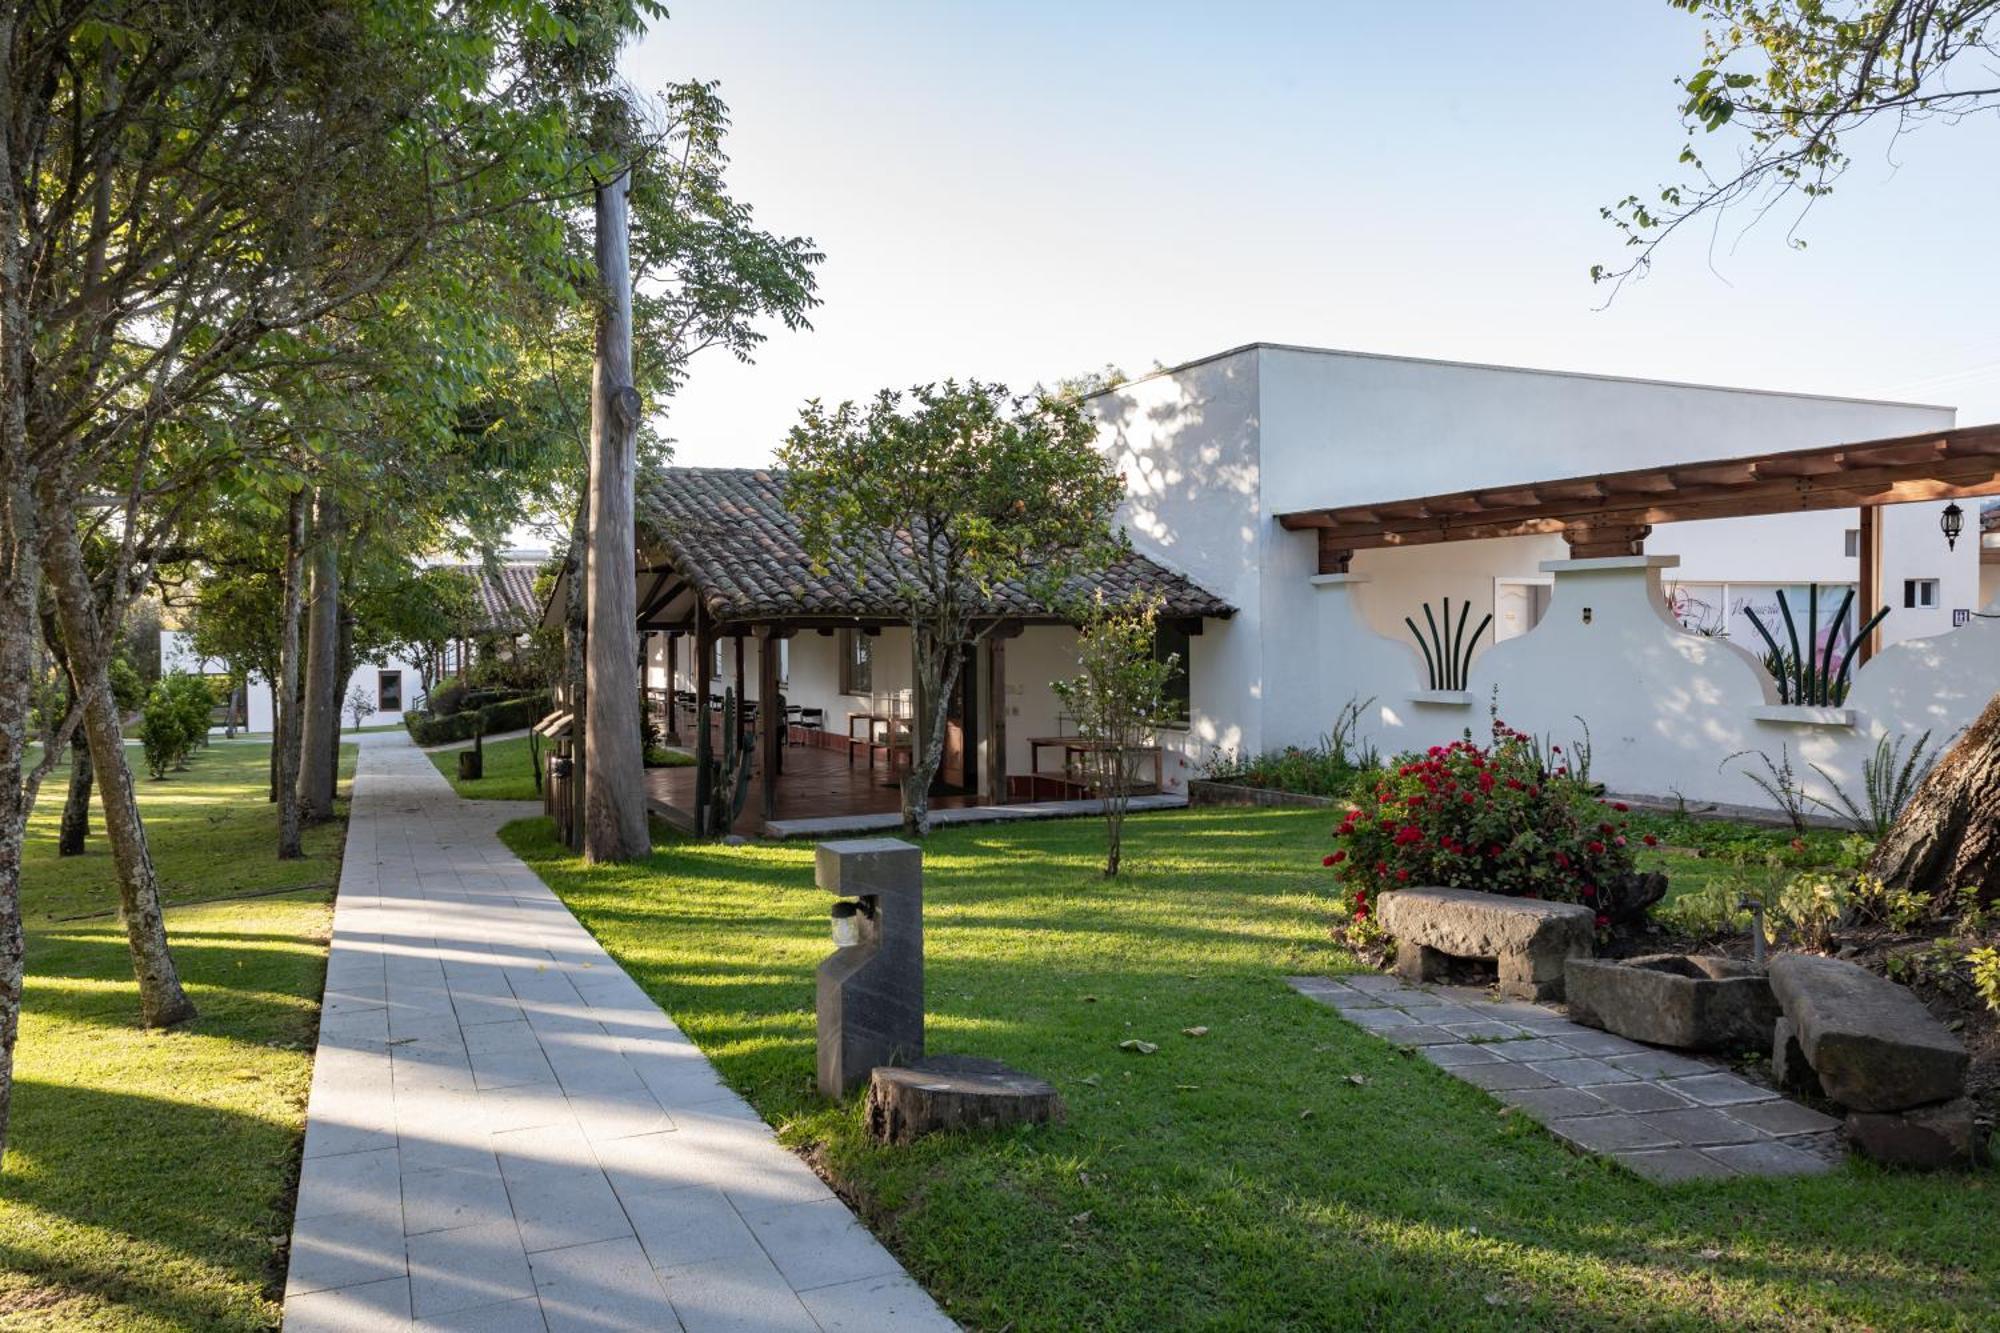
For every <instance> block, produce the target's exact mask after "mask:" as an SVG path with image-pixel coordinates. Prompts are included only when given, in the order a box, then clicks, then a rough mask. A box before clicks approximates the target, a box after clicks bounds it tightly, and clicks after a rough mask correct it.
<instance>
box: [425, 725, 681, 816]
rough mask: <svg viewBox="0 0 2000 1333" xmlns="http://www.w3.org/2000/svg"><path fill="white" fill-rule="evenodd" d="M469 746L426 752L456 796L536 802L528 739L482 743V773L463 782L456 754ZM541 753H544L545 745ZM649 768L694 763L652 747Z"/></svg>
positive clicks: (537, 795) (538, 796)
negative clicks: (456, 793)
mask: <svg viewBox="0 0 2000 1333" xmlns="http://www.w3.org/2000/svg"><path fill="white" fill-rule="evenodd" d="M471 748H472V746H471V745H469V744H467V745H459V746H454V747H453V748H452V749H449V750H432V751H429V754H430V757H431V762H432V763H433V764H436V765H437V770H438V772H440V773H442V774H444V776H445V779H446V780H447V781H449V782H450V783H451V785H452V787H453V789H454V790H456V791H457V792H458V794H459V795H460V796H464V797H466V798H468V799H470V800H475V801H539V800H541V799H542V791H541V788H539V787H537V786H536V785H535V770H534V766H533V764H531V763H530V762H529V758H528V738H527V737H526V736H513V737H509V738H508V739H507V740H504V741H487V742H485V744H484V745H483V746H482V748H483V749H484V750H485V752H486V753H485V760H484V762H483V764H482V765H481V767H482V768H483V769H484V771H485V776H483V777H480V778H475V779H473V780H472V781H469V782H468V781H463V780H461V779H460V778H459V776H458V756H459V755H460V754H462V753H464V752H465V751H467V750H470V749H471ZM542 753H543V754H547V753H548V749H547V747H546V746H544V747H543V749H542ZM646 763H647V766H648V767H649V768H682V767H685V766H687V765H690V764H692V763H694V758H693V756H691V755H685V754H682V753H680V752H679V751H677V750H653V751H651V752H650V753H649V754H648V755H647V756H646Z"/></svg>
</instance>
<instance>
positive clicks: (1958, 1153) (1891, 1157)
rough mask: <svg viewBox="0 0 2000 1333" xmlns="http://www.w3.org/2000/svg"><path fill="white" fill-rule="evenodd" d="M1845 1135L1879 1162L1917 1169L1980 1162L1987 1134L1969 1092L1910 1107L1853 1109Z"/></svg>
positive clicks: (1858, 1148) (1859, 1148)
mask: <svg viewBox="0 0 2000 1333" xmlns="http://www.w3.org/2000/svg"><path fill="white" fill-rule="evenodd" d="M1847 1141H1848V1142H1849V1143H1851V1144H1853V1145H1854V1149H1855V1151H1857V1152H1859V1153H1861V1154H1862V1155H1864V1156H1867V1157H1872V1158H1874V1159H1875V1160H1876V1161H1878V1162H1884V1163H1887V1164H1888V1165H1890V1166H1906V1167H1911V1168H1914V1169H1916V1170H1919V1171H1939V1170H1943V1169H1944V1168H1946V1167H1953V1166H1976V1165H1977V1164H1978V1163H1979V1162H1980V1161H1981V1160H1982V1159H1983V1158H1984V1156H1985V1135H1984V1133H1983V1132H1982V1131H1981V1129H1980V1126H1979V1121H1978V1116H1977V1114H1976V1110H1975V1108H1974V1106H1973V1104H1972V1101H1971V1099H1969V1098H1966V1097H1956V1098H1953V1099H1952V1100H1951V1101H1948V1102H1938V1103H1935V1104H1934V1105H1931V1106H1919V1107H1915V1108H1913V1109H1911V1110H1908V1111H1853V1112H1850V1113H1849V1114H1848V1117H1847Z"/></svg>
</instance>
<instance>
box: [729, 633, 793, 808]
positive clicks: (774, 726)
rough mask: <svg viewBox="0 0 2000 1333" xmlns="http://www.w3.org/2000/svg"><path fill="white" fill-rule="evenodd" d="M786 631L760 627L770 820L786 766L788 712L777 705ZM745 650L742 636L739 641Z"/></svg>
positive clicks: (760, 705)
mask: <svg viewBox="0 0 2000 1333" xmlns="http://www.w3.org/2000/svg"><path fill="white" fill-rule="evenodd" d="M786 635H787V631H785V630H781V629H779V628H777V627H776V626H774V625H760V626H758V627H757V740H758V746H757V748H758V750H759V751H760V753H759V754H758V756H757V761H758V764H759V766H761V767H762V769H763V770H764V773H763V777H764V786H763V792H764V822H765V823H767V824H768V823H770V822H771V819H772V817H773V815H774V814H775V812H776V811H777V808H778V774H779V773H780V772H782V771H783V768H784V755H785V748H784V747H785V731H784V728H785V713H784V710H783V709H782V708H780V707H779V706H778V644H779V643H781V642H782V641H783V640H784V639H785V637H786ZM736 644H737V650H738V651H739V652H741V651H742V645H743V640H741V639H738V640H737V641H736Z"/></svg>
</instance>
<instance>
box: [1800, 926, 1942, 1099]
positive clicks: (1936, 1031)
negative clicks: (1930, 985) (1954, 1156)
mask: <svg viewBox="0 0 2000 1333" xmlns="http://www.w3.org/2000/svg"><path fill="white" fill-rule="evenodd" d="M1770 974H1771V991H1772V993H1773V994H1774V995H1776V996H1777V997H1778V1004H1779V1005H1780V1006H1781V1007H1782V1008H1783V1009H1784V1011H1785V1017H1786V1018H1789V1019H1790V1020H1791V1021H1792V1027H1793V1028H1794V1029H1795V1030H1796V1031H1797V1034H1798V1042H1799V1047H1800V1049H1801V1050H1803V1051H1804V1052H1805V1057H1806V1060H1807V1062H1808V1063H1810V1064H1811V1065H1812V1069H1813V1072H1814V1073H1815V1074H1817V1075H1818V1076H1819V1081H1820V1085H1821V1086H1822V1087H1824V1088H1825V1089H1826V1095H1827V1096H1828V1097H1830V1098H1832V1099H1833V1100H1834V1101H1836V1102H1839V1103H1840V1104H1841V1105H1842V1106H1845V1107H1846V1108H1847V1109H1849V1110H1850V1111H1903V1110H1907V1109H1909V1108H1910V1107H1913V1106H1924V1105H1927V1104H1929V1103H1931V1102H1943V1101H1950V1100H1951V1099H1952V1098H1955V1097H1957V1096H1959V1095H1960V1094H1961V1093H1963V1092H1964V1090H1965V1069H1966V1064H1967V1059H1966V1053H1965V1043H1964V1042H1962V1041H1960V1040H1959V1039H1958V1038H1957V1037H1955V1036H1953V1035H1952V1034H1951V1033H1950V1032H1949V1031H1947V1030H1946V1028H1945V1026H1944V1024H1942V1023H1940V1022H1938V1021H1937V1020H1936V1019H1935V1018H1933V1017H1931V1012H1930V1010H1928V1009H1926V1008H1924V1003H1923V1001H1922V1000H1919V999H1918V998H1917V997H1916V996H1915V995H1914V994H1912V993H1911V992H1910V991H1909V990H1908V989H1907V988H1906V987H1903V986H1899V985H1897V984H1896V983H1895V982H1893V981H1886V980H1884V979H1883V978H1881V977H1878V976H1876V975H1875V974H1874V973H1873V972H1870V971H1868V970H1867V969H1865V968H1862V967H1859V966H1856V965H1855V964H1853V963H1848V962H1843V961H1841V960H1840V959H1838V958H1821V957H1818V956H1816V955H1813V954H1800V953H1788V954H1780V955H1779V956H1778V957H1776V958H1773V959H1772V960H1771V967H1770Z"/></svg>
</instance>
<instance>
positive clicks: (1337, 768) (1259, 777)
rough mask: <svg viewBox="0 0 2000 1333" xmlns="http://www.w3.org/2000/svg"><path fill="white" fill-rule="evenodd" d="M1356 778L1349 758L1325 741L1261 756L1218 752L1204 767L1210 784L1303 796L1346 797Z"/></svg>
mask: <svg viewBox="0 0 2000 1333" xmlns="http://www.w3.org/2000/svg"><path fill="white" fill-rule="evenodd" d="M1355 775H1356V770H1355V768H1354V766H1353V765H1352V764H1350V763H1349V762H1348V761H1347V758H1346V756H1345V755H1343V754H1341V753H1339V752H1338V751H1336V750H1335V749H1334V748H1333V746H1332V745H1331V744H1330V743H1329V742H1327V741H1324V740H1323V741H1321V742H1320V743H1319V744H1318V745H1287V746H1286V747H1285V748H1284V749H1282V750H1266V751H1264V753H1262V754H1257V755H1246V754H1243V753H1241V752H1239V751H1236V750H1217V751H1216V752H1215V753H1214V754H1212V755H1210V756H1209V757H1208V759H1207V761H1206V762H1204V763H1203V764H1202V776H1203V777H1204V778H1207V779H1208V780H1209V781H1210V782H1228V783H1233V784H1235V785H1237V786H1241V787H1259V788H1262V789H1264V790H1266V791H1285V792H1296V793H1297V794H1299V795H1301V796H1345V795H1347V794H1348V792H1349V790H1350V789H1352V788H1353V786H1354V783H1355Z"/></svg>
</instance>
